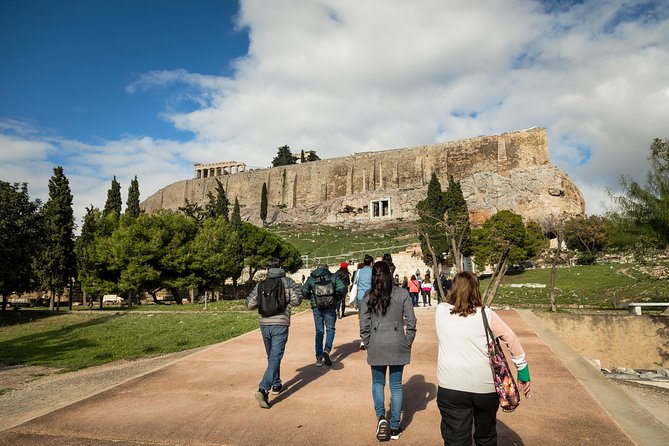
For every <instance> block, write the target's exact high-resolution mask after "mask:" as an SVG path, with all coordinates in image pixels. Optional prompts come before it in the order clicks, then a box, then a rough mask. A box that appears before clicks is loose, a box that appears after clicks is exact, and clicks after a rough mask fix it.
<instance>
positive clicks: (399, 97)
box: [0, 0, 669, 224]
mask: <svg viewBox="0 0 669 446" xmlns="http://www.w3.org/2000/svg"><path fill="white" fill-rule="evenodd" d="M668 123H669V2H667V1H663V0H656V1H623V0H593V1H575V0H571V1H570V0H555V1H551V0H535V1H532V0H481V1H476V2H472V1H469V0H412V1H405V0H365V1H359V0H273V1H271V2H268V1H265V0H240V1H239V2H237V1H233V0H190V1H188V0H59V1H51V0H0V180H3V181H8V182H24V181H25V182H28V184H29V192H30V194H31V196H32V197H36V198H40V199H42V200H46V199H47V198H48V181H49V178H50V176H51V175H52V173H53V167H54V166H56V165H60V166H63V168H64V171H65V175H66V176H67V177H68V179H69V181H70V187H71V189H72V192H73V195H74V210H75V215H76V217H77V222H78V224H80V222H81V217H82V216H83V214H84V212H85V207H86V206H90V205H94V206H96V207H103V206H104V202H105V200H106V195H107V190H108V189H109V186H110V183H111V179H112V177H113V176H116V178H117V179H118V180H119V182H120V183H121V187H122V191H123V192H122V194H123V199H124V201H125V199H126V194H127V188H128V186H129V184H130V180H131V179H132V178H133V177H134V176H137V177H138V180H139V185H140V192H141V199H144V198H147V197H148V196H150V195H152V194H153V193H155V192H157V191H158V190H159V189H160V188H162V187H165V186H167V185H169V184H170V183H173V182H175V181H179V180H183V179H188V178H192V177H193V163H200V162H203V163H204V162H218V161H233V160H234V161H240V162H244V163H246V164H247V166H250V167H267V166H269V165H270V164H271V161H272V158H273V157H274V156H275V155H276V152H277V148H278V147H280V146H282V145H285V144H287V145H289V146H290V147H291V150H293V152H294V153H299V152H300V150H302V149H304V150H316V152H317V153H318V155H319V156H320V157H321V158H331V157H338V156H345V155H348V154H351V153H355V152H364V151H372V150H382V149H389V148H400V147H413V146H422V145H429V144H433V143H436V142H443V141H452V140H458V139H464V138H472V137H477V136H481V135H494V134H499V133H503V132H508V131H515V130H522V129H526V128H530V127H545V128H546V130H547V133H548V143H549V151H550V157H551V162H552V163H554V164H555V165H557V166H558V167H560V168H561V169H562V170H563V171H565V172H566V173H567V174H568V175H569V176H570V177H571V178H572V180H574V182H575V183H576V185H577V186H578V187H579V188H580V190H581V192H582V193H583V195H584V197H585V200H586V205H587V213H588V214H601V213H604V212H606V211H607V210H608V209H610V207H611V200H610V195H609V193H610V192H611V193H614V194H615V193H617V192H618V191H619V183H620V177H621V175H627V176H630V177H632V178H634V179H637V180H638V181H641V182H644V181H645V176H646V173H647V172H648V168H649V163H648V159H647V158H648V154H649V151H648V148H649V146H650V144H651V142H652V141H653V139H654V138H668V137H669V127H668V126H667V124H668Z"/></svg>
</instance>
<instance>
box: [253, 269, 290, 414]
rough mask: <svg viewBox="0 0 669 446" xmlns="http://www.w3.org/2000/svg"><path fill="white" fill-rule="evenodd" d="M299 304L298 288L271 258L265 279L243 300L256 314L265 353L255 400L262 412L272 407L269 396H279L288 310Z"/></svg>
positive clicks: (288, 321)
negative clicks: (265, 362) (257, 314)
mask: <svg viewBox="0 0 669 446" xmlns="http://www.w3.org/2000/svg"><path fill="white" fill-rule="evenodd" d="M301 303H302V293H301V291H300V287H299V286H298V285H297V284H296V283H295V281H294V280H293V279H291V278H290V277H286V272H285V271H284V270H283V269H282V268H281V261H280V260H279V259H277V258H272V259H270V260H269V261H268V262H267V278H266V279H265V280H263V281H261V282H259V283H258V284H256V286H255V287H254V288H253V291H251V293H250V294H249V295H248V297H247V298H246V306H247V307H248V309H249V310H255V309H257V310H258V313H259V317H260V334H261V335H262V339H263V343H264V344H265V352H266V353H267V368H266V369H265V374H264V375H263V377H262V380H261V381H260V384H259V386H258V391H257V392H256V394H255V398H256V400H257V401H258V404H259V405H260V407H262V408H263V409H269V408H270V407H271V405H270V402H269V396H268V395H269V392H270V390H271V392H272V394H273V395H278V394H279V393H281V391H282V390H283V384H282V383H281V359H282V358H283V354H284V351H285V348H286V342H288V327H290V308H291V306H298V305H300V304H301Z"/></svg>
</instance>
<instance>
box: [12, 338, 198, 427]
mask: <svg viewBox="0 0 669 446" xmlns="http://www.w3.org/2000/svg"><path fill="white" fill-rule="evenodd" d="M203 348H206V347H201V348H198V349H193V350H187V351H183V352H178V353H172V354H170V355H164V356H156V357H152V358H141V359H138V360H134V361H116V362H112V363H109V364H104V365H100V366H96V367H90V368H87V369H84V370H78V371H76V372H69V373H59V370H57V369H49V368H45V367H32V366H18V367H7V366H0V407H2V410H0V431H3V430H6V429H9V428H11V427H13V426H17V425H19V424H22V423H25V422H26V421H28V420H31V419H33V418H36V417H38V416H41V415H44V414H47V413H49V412H52V411H54V410H56V409H59V408H61V407H65V406H67V405H69V404H72V403H74V402H77V401H80V400H82V399H84V398H87V397H89V396H91V395H95V394H96V393H100V392H102V391H104V390H107V389H110V388H112V387H114V386H117V385H119V384H121V383H122V382H124V381H127V380H129V379H132V378H134V377H137V376H141V375H145V374H147V373H150V372H152V371H153V370H156V369H159V368H161V367H163V366H165V365H167V364H170V363H172V362H174V361H177V360H179V359H181V358H183V357H185V356H188V355H191V354H193V353H195V352H197V351H200V350H202V349H203Z"/></svg>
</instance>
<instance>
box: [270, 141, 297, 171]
mask: <svg viewBox="0 0 669 446" xmlns="http://www.w3.org/2000/svg"><path fill="white" fill-rule="evenodd" d="M290 164H295V158H293V154H292V153H291V152H290V147H288V146H287V145H286V146H281V147H279V148H278V149H277V154H276V156H275V157H274V159H273V160H272V166H273V167H278V166H288V165H290Z"/></svg>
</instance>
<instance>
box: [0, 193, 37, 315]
mask: <svg viewBox="0 0 669 446" xmlns="http://www.w3.org/2000/svg"><path fill="white" fill-rule="evenodd" d="M41 207H42V204H41V203H40V201H39V200H34V201H31V200H30V196H29V195H28V184H27V183H14V184H10V183H7V182H5V181H0V295H2V309H3V310H4V309H5V308H6V306H7V297H8V296H9V295H10V294H11V293H13V292H18V293H21V292H23V291H28V290H30V289H32V285H33V283H32V281H33V277H34V276H33V268H32V265H33V258H34V257H35V256H36V255H37V253H38V251H39V247H40V243H39V240H40V235H41V234H42V233H43V228H42V215H41V212H40V211H41Z"/></svg>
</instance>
